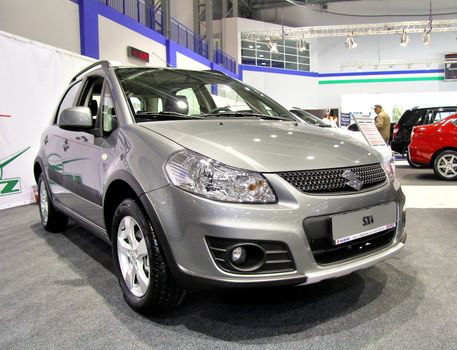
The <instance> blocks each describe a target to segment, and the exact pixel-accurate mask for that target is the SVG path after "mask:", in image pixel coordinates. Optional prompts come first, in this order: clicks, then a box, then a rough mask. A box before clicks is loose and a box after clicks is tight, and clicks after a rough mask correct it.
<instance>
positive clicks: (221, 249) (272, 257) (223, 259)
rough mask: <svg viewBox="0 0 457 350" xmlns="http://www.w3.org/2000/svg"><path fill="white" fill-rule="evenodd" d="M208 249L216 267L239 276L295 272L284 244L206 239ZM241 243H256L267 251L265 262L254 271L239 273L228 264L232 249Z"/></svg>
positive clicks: (290, 255) (290, 256)
mask: <svg viewBox="0 0 457 350" xmlns="http://www.w3.org/2000/svg"><path fill="white" fill-rule="evenodd" d="M206 242H207V244H208V248H209V250H210V252H211V256H212V258H213V260H214V261H215V263H216V265H217V266H219V267H220V268H221V269H222V270H224V271H228V272H231V273H237V274H261V273H280V272H289V271H294V270H295V264H294V261H293V259H292V254H291V253H290V251H289V249H288V248H287V246H286V245H285V244H284V243H281V242H274V241H257V240H232V239H223V238H216V237H206ZM239 243H254V244H256V245H258V246H260V247H262V249H263V250H264V251H265V261H264V262H263V264H262V265H261V266H259V268H257V269H255V270H253V271H239V270H237V269H235V268H233V266H232V265H231V264H230V263H229V262H228V254H229V249H230V247H233V246H234V245H236V244H239Z"/></svg>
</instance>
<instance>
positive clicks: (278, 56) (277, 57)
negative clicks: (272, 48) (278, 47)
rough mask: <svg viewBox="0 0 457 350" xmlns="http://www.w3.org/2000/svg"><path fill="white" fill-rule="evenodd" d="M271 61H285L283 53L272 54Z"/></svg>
mask: <svg viewBox="0 0 457 350" xmlns="http://www.w3.org/2000/svg"><path fill="white" fill-rule="evenodd" d="M271 59H272V60H276V61H284V55H283V54H281V53H271Z"/></svg>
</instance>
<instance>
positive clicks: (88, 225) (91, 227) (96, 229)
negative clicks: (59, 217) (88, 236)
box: [52, 200, 111, 244]
mask: <svg viewBox="0 0 457 350" xmlns="http://www.w3.org/2000/svg"><path fill="white" fill-rule="evenodd" d="M52 204H53V205H54V206H55V208H56V209H57V210H58V211H61V212H62V213H64V214H66V215H67V216H68V217H70V218H71V219H73V220H74V221H76V222H77V223H78V224H79V225H81V226H82V227H84V228H85V229H86V230H88V231H90V232H91V233H93V234H94V235H96V236H97V237H98V238H100V239H102V240H104V241H105V242H106V243H108V244H111V241H110V239H109V237H108V233H107V232H106V230H105V229H103V228H101V227H100V226H98V225H96V224H94V223H93V222H91V221H89V220H87V219H86V218H84V217H82V216H81V215H79V214H78V213H76V212H74V211H73V210H71V209H69V208H68V207H66V206H65V205H63V204H62V203H60V202H58V201H56V200H55V201H54V202H53V203H52Z"/></svg>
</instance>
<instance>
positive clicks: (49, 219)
mask: <svg viewBox="0 0 457 350" xmlns="http://www.w3.org/2000/svg"><path fill="white" fill-rule="evenodd" d="M38 200H39V202H38V204H39V209H40V218H41V224H42V225H43V227H44V229H45V230H46V231H49V232H62V231H65V229H66V228H67V225H68V217H67V216H66V215H64V214H62V213H60V212H58V211H57V210H55V209H54V206H53V205H52V202H51V198H50V196H49V190H48V186H47V184H46V180H45V178H44V175H43V174H40V177H39V178H38Z"/></svg>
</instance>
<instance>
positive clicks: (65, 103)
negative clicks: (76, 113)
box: [54, 81, 82, 123]
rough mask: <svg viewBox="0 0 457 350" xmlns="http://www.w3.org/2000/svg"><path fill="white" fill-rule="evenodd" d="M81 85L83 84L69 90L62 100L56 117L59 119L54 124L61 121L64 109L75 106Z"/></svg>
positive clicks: (79, 83)
mask: <svg viewBox="0 0 457 350" xmlns="http://www.w3.org/2000/svg"><path fill="white" fill-rule="evenodd" d="M81 83H82V82H81V81H79V82H77V83H76V84H74V85H72V86H71V87H70V88H69V89H68V90H67V92H66V94H65V96H64V97H63V99H62V102H60V105H59V109H58V111H57V115H56V117H57V118H56V119H55V120H54V123H56V122H57V121H58V120H59V118H60V113H62V111H63V110H64V109H67V108H70V107H73V106H74V105H75V100H76V96H77V94H78V91H79V88H80V87H81Z"/></svg>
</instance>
